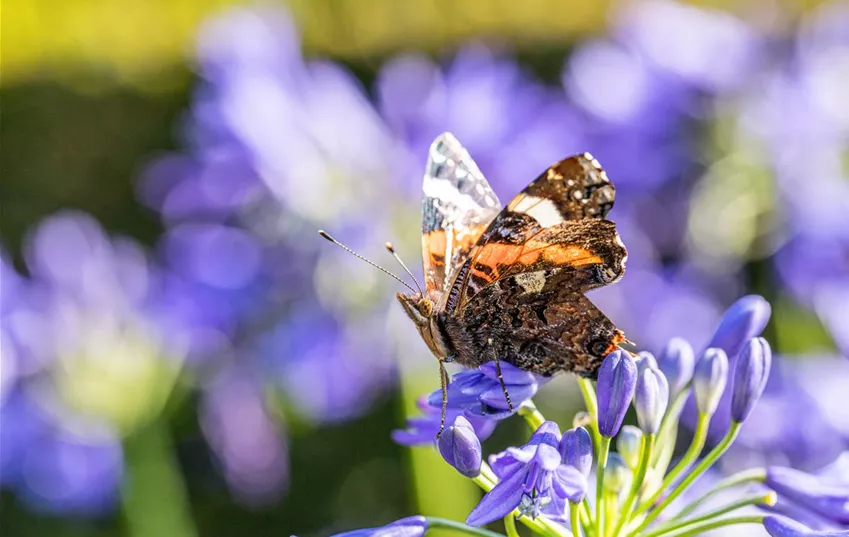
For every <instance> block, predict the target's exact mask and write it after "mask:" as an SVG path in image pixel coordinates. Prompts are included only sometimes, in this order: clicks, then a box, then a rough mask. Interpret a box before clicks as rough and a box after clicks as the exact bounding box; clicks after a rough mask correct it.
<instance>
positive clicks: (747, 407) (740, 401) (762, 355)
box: [731, 337, 772, 423]
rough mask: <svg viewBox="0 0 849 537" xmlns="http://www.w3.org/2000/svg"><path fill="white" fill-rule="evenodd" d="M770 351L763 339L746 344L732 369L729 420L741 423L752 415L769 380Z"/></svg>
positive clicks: (758, 338) (753, 339) (754, 339)
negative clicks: (732, 385)
mask: <svg viewBox="0 0 849 537" xmlns="http://www.w3.org/2000/svg"><path fill="white" fill-rule="evenodd" d="M771 365H772V351H771V350H770V347H769V343H767V341H766V340H765V339H764V338H760V337H757V338H752V339H750V340H749V341H747V342H746V344H745V346H744V347H743V350H742V351H741V352H740V356H739V357H738V358H737V366H736V367H735V369H734V379H733V380H734V391H733V395H732V398H731V418H732V419H733V420H734V421H736V422H738V423H742V422H744V421H745V420H746V418H748V417H749V414H751V413H752V409H753V408H754V407H755V404H756V403H757V402H758V400H759V399H760V398H761V395H762V394H763V392H764V388H766V382H767V380H768V379H769V370H770V367H771Z"/></svg>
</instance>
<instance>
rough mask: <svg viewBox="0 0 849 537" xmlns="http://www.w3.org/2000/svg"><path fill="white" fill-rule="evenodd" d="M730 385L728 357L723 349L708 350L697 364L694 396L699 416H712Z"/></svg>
mask: <svg viewBox="0 0 849 537" xmlns="http://www.w3.org/2000/svg"><path fill="white" fill-rule="evenodd" d="M727 383H728V356H727V355H726V354H725V351H723V350H722V349H716V348H709V349H707V350H706V351H705V352H704V353H703V354H702V356H701V358H699V361H698V362H696V369H695V372H694V373H693V395H694V396H695V401H696V408H698V410H699V414H703V415H708V416H712V415H713V413H714V412H716V407H717V406H718V405H719V398H720V397H722V394H723V392H724V391H725V385H726V384H727Z"/></svg>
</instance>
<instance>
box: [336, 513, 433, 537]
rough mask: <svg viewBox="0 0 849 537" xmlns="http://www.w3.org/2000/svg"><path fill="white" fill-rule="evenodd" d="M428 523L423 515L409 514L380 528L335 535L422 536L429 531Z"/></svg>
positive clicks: (353, 536) (365, 536) (351, 536)
mask: <svg viewBox="0 0 849 537" xmlns="http://www.w3.org/2000/svg"><path fill="white" fill-rule="evenodd" d="M427 529H428V523H427V519H426V518H425V517H423V516H408V517H407V518H402V519H401V520H396V521H395V522H392V523H390V524H387V525H385V526H380V527H379V528H364V529H361V530H353V531H346V532H345V533H337V534H336V535H334V536H333V537H422V536H423V535H424V534H425V533H427Z"/></svg>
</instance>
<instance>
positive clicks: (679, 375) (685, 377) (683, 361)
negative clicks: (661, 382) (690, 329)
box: [658, 337, 696, 395]
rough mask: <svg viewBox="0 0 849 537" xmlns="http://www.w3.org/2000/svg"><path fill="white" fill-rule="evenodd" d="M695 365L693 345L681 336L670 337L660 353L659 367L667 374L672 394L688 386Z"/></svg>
mask: <svg viewBox="0 0 849 537" xmlns="http://www.w3.org/2000/svg"><path fill="white" fill-rule="evenodd" d="M695 366H696V357H695V354H694V353H693V347H692V346H691V345H690V343H688V342H687V340H685V339H682V338H679V337H676V338H672V339H670V340H669V342H668V343H667V344H666V346H665V347H664V348H663V351H661V353H660V354H659V355H658V367H659V368H660V370H661V371H663V374H664V375H665V376H666V380H667V382H668V383H669V394H670V395H676V394H678V393H680V392H681V391H682V390H684V388H686V387H687V384H688V383H689V382H690V379H692V378H693V368H694V367H695Z"/></svg>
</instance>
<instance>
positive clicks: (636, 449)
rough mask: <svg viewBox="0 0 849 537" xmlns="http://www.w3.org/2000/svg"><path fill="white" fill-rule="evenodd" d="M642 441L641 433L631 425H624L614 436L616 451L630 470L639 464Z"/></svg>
mask: <svg viewBox="0 0 849 537" xmlns="http://www.w3.org/2000/svg"><path fill="white" fill-rule="evenodd" d="M642 441H643V431H641V430H640V429H639V428H637V427H634V426H633V425H625V426H624V427H622V428H621V429H620V430H619V434H618V435H616V450H617V451H618V452H619V454H620V455H622V458H623V459H624V460H625V462H626V463H628V467H629V468H631V469H632V470H633V469H635V468H636V467H637V464H638V463H639V460H640V447H641V445H642Z"/></svg>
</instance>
